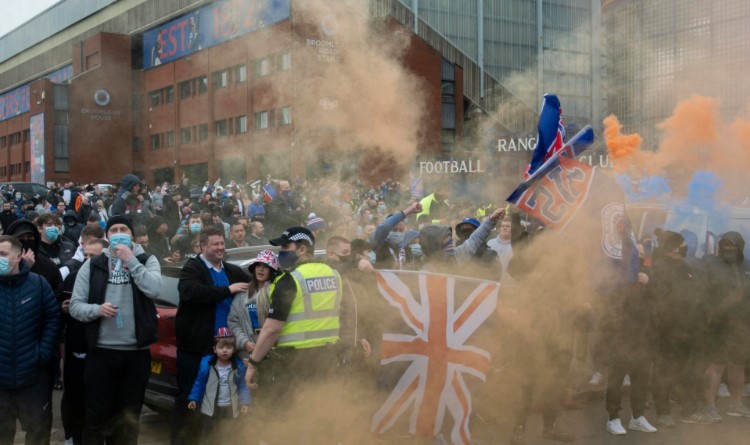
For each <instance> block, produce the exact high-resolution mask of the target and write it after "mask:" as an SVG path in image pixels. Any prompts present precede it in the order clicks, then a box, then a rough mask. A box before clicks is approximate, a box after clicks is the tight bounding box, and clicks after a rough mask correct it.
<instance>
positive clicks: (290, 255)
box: [279, 250, 299, 269]
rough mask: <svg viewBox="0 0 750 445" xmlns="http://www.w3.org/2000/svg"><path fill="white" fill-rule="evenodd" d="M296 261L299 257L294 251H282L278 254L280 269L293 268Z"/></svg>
mask: <svg viewBox="0 0 750 445" xmlns="http://www.w3.org/2000/svg"><path fill="white" fill-rule="evenodd" d="M298 259H299V256H298V255H297V251H295V250H290V251H285V250H282V251H280V252H279V266H281V268H282V269H289V268H290V267H292V266H294V264H295V263H296V262H297V260H298Z"/></svg>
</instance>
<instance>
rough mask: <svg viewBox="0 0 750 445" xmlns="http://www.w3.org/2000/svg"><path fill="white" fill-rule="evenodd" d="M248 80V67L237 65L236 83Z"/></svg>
mask: <svg viewBox="0 0 750 445" xmlns="http://www.w3.org/2000/svg"><path fill="white" fill-rule="evenodd" d="M241 82H247V67H246V66H245V65H237V66H236V67H234V83H241Z"/></svg>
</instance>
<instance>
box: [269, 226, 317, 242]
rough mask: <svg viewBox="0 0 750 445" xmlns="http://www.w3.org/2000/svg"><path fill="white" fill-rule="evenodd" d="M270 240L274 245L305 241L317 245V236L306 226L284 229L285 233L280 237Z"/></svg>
mask: <svg viewBox="0 0 750 445" xmlns="http://www.w3.org/2000/svg"><path fill="white" fill-rule="evenodd" d="M269 242H270V243H271V244H272V245H274V246H284V245H286V244H289V243H295V242H296V243H300V242H305V243H307V244H309V245H310V246H311V247H312V246H314V245H315V236H314V235H313V234H312V232H311V231H309V230H308V229H306V228H304V227H290V228H288V229H286V230H284V233H282V234H281V236H280V237H278V238H275V239H272V240H270V241H269Z"/></svg>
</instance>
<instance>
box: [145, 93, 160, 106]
mask: <svg viewBox="0 0 750 445" xmlns="http://www.w3.org/2000/svg"><path fill="white" fill-rule="evenodd" d="M148 97H149V100H150V101H151V106H152V107H158V106H159V100H160V98H161V90H159V91H152V92H150V93H148Z"/></svg>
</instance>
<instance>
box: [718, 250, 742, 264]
mask: <svg viewBox="0 0 750 445" xmlns="http://www.w3.org/2000/svg"><path fill="white" fill-rule="evenodd" d="M741 254H742V252H741V251H740V250H739V249H735V250H728V249H727V250H725V249H721V248H719V256H721V258H722V259H723V260H724V261H726V262H728V263H739V262H740V255H741Z"/></svg>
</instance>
